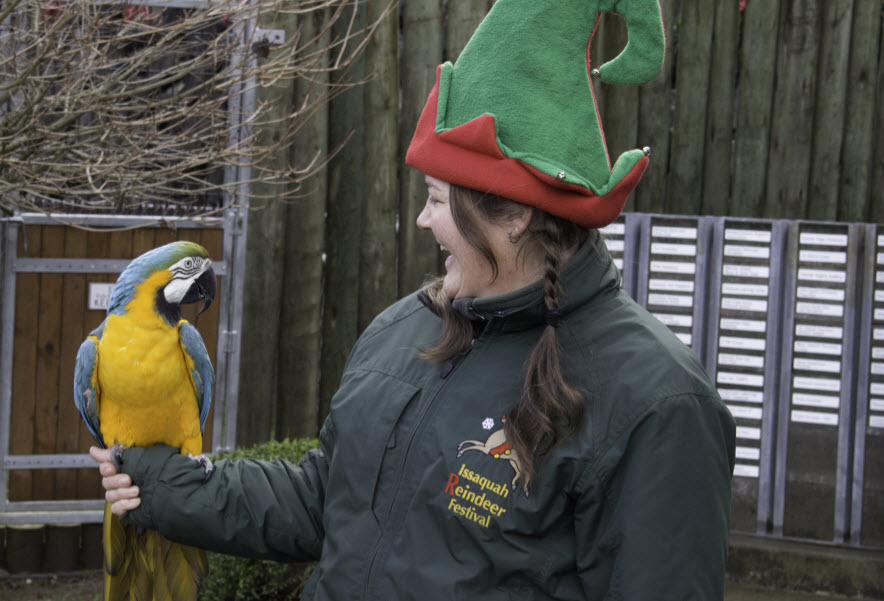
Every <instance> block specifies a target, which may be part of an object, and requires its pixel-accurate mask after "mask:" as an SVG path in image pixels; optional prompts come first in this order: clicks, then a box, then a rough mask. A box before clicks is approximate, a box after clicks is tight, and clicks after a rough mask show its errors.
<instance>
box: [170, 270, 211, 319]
mask: <svg viewBox="0 0 884 601" xmlns="http://www.w3.org/2000/svg"><path fill="white" fill-rule="evenodd" d="M169 271H171V272H172V279H171V281H169V283H168V284H166V286H165V287H164V288H163V297H164V298H165V300H166V302H168V303H170V304H172V305H181V304H186V303H193V302H196V301H198V300H200V299H205V303H204V304H203V307H202V308H201V309H200V313H202V312H203V311H205V310H206V309H207V308H208V307H209V305H211V304H212V300H213V299H214V298H215V272H214V270H212V261H211V260H210V259H207V258H203V257H185V258H183V259H181V260H180V261H178V262H177V263H175V264H174V265H172V266H170V267H169Z"/></svg>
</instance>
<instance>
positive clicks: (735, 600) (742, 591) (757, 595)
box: [724, 584, 850, 601]
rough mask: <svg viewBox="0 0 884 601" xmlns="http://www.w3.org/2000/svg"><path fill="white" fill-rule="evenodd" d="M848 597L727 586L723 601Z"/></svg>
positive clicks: (814, 600)
mask: <svg viewBox="0 0 884 601" xmlns="http://www.w3.org/2000/svg"><path fill="white" fill-rule="evenodd" d="M848 599H850V598H849V597H841V596H838V595H829V594H823V593H791V592H790V593H787V592H782V591H771V590H767V589H760V588H756V587H752V586H742V585H737V584H728V585H727V587H726V588H725V591H724V601H847V600H848Z"/></svg>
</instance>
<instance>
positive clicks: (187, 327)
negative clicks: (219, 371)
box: [178, 320, 215, 432]
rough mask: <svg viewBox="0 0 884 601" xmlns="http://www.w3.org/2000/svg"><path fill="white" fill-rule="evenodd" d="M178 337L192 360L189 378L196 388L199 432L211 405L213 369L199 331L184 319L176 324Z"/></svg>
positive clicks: (203, 425) (213, 381) (203, 427)
mask: <svg viewBox="0 0 884 601" xmlns="http://www.w3.org/2000/svg"><path fill="white" fill-rule="evenodd" d="M178 339H179V340H180V341H181V349H182V350H183V351H184V352H185V353H186V354H187V355H188V356H189V357H190V358H191V360H192V361H193V369H192V370H191V379H192V380H193V387H194V389H195V390H196V398H197V403H198V404H199V409H200V432H202V431H204V430H205V427H206V419H207V418H208V417H209V407H211V405H212V389H213V388H214V386H215V370H214V369H213V368H212V362H211V361H210V360H209V353H208V351H207V350H206V345H205V343H204V342H203V338H202V336H200V333H199V331H198V330H197V329H196V328H195V327H193V326H192V325H191V324H190V323H188V322H186V321H183V320H182V321H181V322H180V324H179V326H178Z"/></svg>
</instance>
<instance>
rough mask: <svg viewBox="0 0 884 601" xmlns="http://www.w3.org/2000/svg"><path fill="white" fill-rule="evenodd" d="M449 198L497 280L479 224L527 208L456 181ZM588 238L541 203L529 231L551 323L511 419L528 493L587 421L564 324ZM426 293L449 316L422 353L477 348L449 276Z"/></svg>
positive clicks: (433, 356)
mask: <svg viewBox="0 0 884 601" xmlns="http://www.w3.org/2000/svg"><path fill="white" fill-rule="evenodd" d="M449 202H450V205H451V214H452V218H453V220H454V223H455V226H456V227H457V228H458V231H459V232H460V234H461V235H462V236H463V237H464V239H465V240H466V241H467V242H468V243H469V244H471V245H472V246H473V247H474V248H476V249H477V250H478V251H479V252H480V253H481V254H482V255H483V256H484V257H485V258H486V259H487V260H488V261H489V263H490V264H491V267H492V270H493V274H494V277H497V274H498V265H497V261H496V259H495V257H494V255H493V253H492V252H491V247H490V245H489V243H488V241H487V239H485V237H484V235H483V234H482V229H481V228H480V227H478V224H479V222H480V220H481V221H485V222H487V223H499V222H501V221H503V220H505V219H507V218H509V217H512V216H514V215H515V214H517V213H518V212H519V211H521V209H522V207H521V205H519V204H518V203H516V202H514V201H512V200H509V199H506V198H502V197H500V196H495V195H493V194H486V193H483V192H478V191H476V190H471V189H469V188H464V187H462V186H457V185H455V184H451V194H450V201H449ZM588 235H589V230H587V229H586V228H583V227H581V226H578V225H576V224H574V223H572V222H570V221H567V220H566V219H563V218H560V217H556V216H554V215H550V214H549V213H546V212H545V211H542V210H540V209H536V208H535V209H534V211H533V214H532V217H531V220H530V222H529V223H528V227H527V228H526V230H525V233H524V234H523V236H527V237H528V239H527V240H526V244H525V246H527V245H528V244H535V245H537V246H539V248H540V249H541V251H542V253H543V257H544V277H543V301H544V304H545V307H546V326H545V327H544V328H543V332H542V333H541V335H540V338H539V340H538V341H537V344H536V345H535V346H534V349H533V350H532V352H531V355H530V357H529V358H528V361H527V363H526V364H525V370H524V374H523V382H522V391H521V395H520V398H519V401H518V402H517V403H516V404H515V406H514V407H513V408H512V409H511V410H510V411H509V414H508V416H507V419H506V421H505V422H504V431H505V433H506V438H507V441H509V443H510V444H511V445H512V449H513V452H514V453H515V454H516V456H517V457H520V458H522V461H521V463H522V465H521V468H522V481H523V482H524V487H525V490H526V491H527V490H528V489H529V488H530V486H531V485H532V483H533V480H534V475H535V468H536V466H535V463H536V462H537V461H538V460H539V459H541V458H542V457H543V456H544V455H545V454H546V453H548V452H549V451H550V450H551V449H552V448H553V447H554V446H555V445H557V444H558V443H559V442H561V441H562V440H564V439H566V438H567V437H569V436H571V435H572V434H573V433H574V432H575V431H576V430H577V429H578V428H579V426H580V423H581V421H582V418H583V411H584V400H583V397H582V395H581V394H580V393H579V392H578V391H577V389H576V388H574V387H573V386H571V385H570V384H569V383H568V382H567V381H566V380H565V378H564V376H563V374H562V369H561V365H560V359H559V352H560V350H559V343H558V337H557V326H558V320H559V307H560V304H561V302H562V296H563V295H562V287H561V281H560V280H561V278H560V272H561V268H562V266H563V263H564V261H565V259H566V258H567V257H568V256H570V255H571V254H573V253H574V252H575V251H576V250H577V248H579V247H580V245H582V244H583V243H584V242H585V241H586V239H587V237H588ZM525 246H523V247H522V250H524V248H525ZM520 252H521V251H520ZM426 292H427V293H428V297H429V299H430V301H431V302H432V304H433V305H434V309H435V310H436V312H437V313H438V314H440V315H441V316H442V335H441V337H440V339H439V341H438V342H437V344H436V345H435V346H434V347H432V348H429V349H425V350H423V351H421V352H420V354H419V357H421V358H422V359H426V360H434V361H444V360H448V359H450V358H452V357H454V356H455V355H457V354H458V353H459V352H461V351H463V350H464V349H466V348H468V347H469V346H470V343H471V342H472V339H473V334H474V333H473V325H472V323H471V322H470V321H469V319H467V317H466V316H464V315H462V314H461V313H459V312H458V311H456V310H455V309H454V308H453V307H452V304H451V300H450V299H448V298H447V297H446V296H445V294H444V292H443V291H442V278H438V279H436V280H434V281H433V282H431V283H430V284H429V285H428V286H427V288H426Z"/></svg>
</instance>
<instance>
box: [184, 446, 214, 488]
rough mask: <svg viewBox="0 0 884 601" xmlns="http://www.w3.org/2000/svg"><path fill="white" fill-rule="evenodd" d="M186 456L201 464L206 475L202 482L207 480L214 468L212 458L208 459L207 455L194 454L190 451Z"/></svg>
mask: <svg viewBox="0 0 884 601" xmlns="http://www.w3.org/2000/svg"><path fill="white" fill-rule="evenodd" d="M187 456H188V457H190V458H191V459H193V460H194V461H196V462H197V464H198V465H201V466H203V469H204V470H206V476H205V477H204V478H203V482H205V481H206V480H208V479H209V476H211V475H212V472H213V471H214V470H215V465H214V464H213V463H212V460H211V459H209V457H208V456H207V455H197V456H194V455H193V454H192V453H188V454H187Z"/></svg>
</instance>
